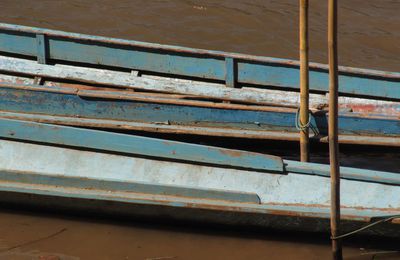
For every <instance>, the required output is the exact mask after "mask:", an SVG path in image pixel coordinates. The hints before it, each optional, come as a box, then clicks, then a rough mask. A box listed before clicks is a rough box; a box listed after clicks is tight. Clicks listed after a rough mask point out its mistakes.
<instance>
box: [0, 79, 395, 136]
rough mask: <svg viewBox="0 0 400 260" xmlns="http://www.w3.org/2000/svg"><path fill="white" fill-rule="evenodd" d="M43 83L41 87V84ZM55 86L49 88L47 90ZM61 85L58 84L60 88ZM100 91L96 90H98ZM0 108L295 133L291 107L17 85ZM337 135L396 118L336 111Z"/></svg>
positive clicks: (381, 126) (319, 124)
mask: <svg viewBox="0 0 400 260" xmlns="http://www.w3.org/2000/svg"><path fill="white" fill-rule="evenodd" d="M41 87H42V88H45V87H44V86H41ZM50 88H51V89H53V90H57V88H55V87H49V89H50ZM60 90H61V89H60ZM99 93H101V91H99ZM0 94H1V96H2V99H1V100H0V110H3V111H10V112H20V113H36V114H47V115H55V116H68V117H84V118H92V119H111V120H116V121H118V120H121V121H132V122H143V123H165V122H168V123H169V124H171V125H181V126H182V125H183V126H199V127H200V126H203V127H204V126H211V127H212V126H215V127H223V128H226V129H227V130H226V131H227V132H229V129H245V130H256V131H265V130H284V131H290V132H297V131H298V130H297V129H296V127H295V118H296V112H295V111H292V112H290V110H289V111H288V112H273V111H268V112H267V111H249V110H231V109H216V108H205V107H191V106H182V105H169V104H168V105H167V104H155V103H144V102H136V101H123V100H107V99H93V98H81V97H79V96H77V95H75V94H61V93H53V92H50V91H49V92H48V91H44V90H40V91H33V90H21V89H14V88H12V86H10V87H1V88H0ZM311 125H312V126H313V128H315V129H316V130H317V131H318V132H319V133H320V134H321V135H326V134H327V129H328V117H327V115H326V114H325V113H318V114H314V115H313V116H312V119H311ZM339 132H340V134H357V135H362V134H364V135H368V134H369V135H378V136H400V122H399V120H398V119H396V118H365V117H357V114H356V113H340V116H339Z"/></svg>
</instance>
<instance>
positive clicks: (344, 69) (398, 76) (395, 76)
mask: <svg viewBox="0 0 400 260" xmlns="http://www.w3.org/2000/svg"><path fill="white" fill-rule="evenodd" d="M0 30H6V31H14V32H15V31H17V32H22V33H34V34H45V35H50V36H55V37H64V38H69V39H75V40H84V41H98V42H103V43H111V44H117V45H124V46H132V47H139V48H146V49H153V50H165V51H170V52H181V53H186V54H192V55H206V56H210V57H219V58H234V59H237V60H245V61H246V60H247V61H253V62H261V63H270V64H279V65H284V66H285V65H286V66H295V67H299V66H300V63H299V61H297V60H292V59H283V58H274V57H267V56H256V55H249V54H240V53H234V52H223V51H214V50H205V49H198V48H189V47H180V46H175V45H164V44H158V43H149V42H142V41H134V40H126V39H119V38H111V37H104V36H94V35H87V34H81V33H73V32H65V31H61V30H52V29H44V28H38V27H30V26H23V25H14V24H7V23H0ZM309 66H310V68H311V69H315V70H328V69H329V67H328V65H326V64H322V63H316V62H310V64H309ZM339 72H341V73H349V74H359V75H363V76H370V77H379V78H388V79H392V80H396V81H397V80H400V72H390V71H382V70H372V69H364V68H354V67H348V66H339Z"/></svg>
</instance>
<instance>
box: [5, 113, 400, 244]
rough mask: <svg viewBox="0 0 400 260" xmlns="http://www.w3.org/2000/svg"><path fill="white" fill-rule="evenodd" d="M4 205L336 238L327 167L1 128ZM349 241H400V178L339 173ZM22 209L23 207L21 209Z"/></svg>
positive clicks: (104, 135) (131, 139) (28, 127)
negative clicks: (356, 232)
mask: <svg viewBox="0 0 400 260" xmlns="http://www.w3.org/2000/svg"><path fill="white" fill-rule="evenodd" d="M0 138H1V141H0V194H1V196H0V201H6V202H12V203H20V204H19V205H24V204H25V203H34V204H45V205H47V206H56V207H63V208H84V209H90V210H94V211H96V212H98V213H100V212H103V211H108V212H113V213H115V212H118V214H121V213H123V214H132V215H135V216H136V215H137V216H141V217H149V216H152V217H154V216H156V217H161V218H170V219H176V220H179V221H182V220H192V221H210V222H214V223H221V224H232V225H233V224H235V225H251V226H259V227H270V228H280V229H288V230H302V231H304V230H307V231H326V230H329V215H330V214H329V203H330V199H329V198H330V192H329V189H330V188H329V187H330V185H329V183H330V178H329V167H328V166H326V165H320V164H313V163H300V162H295V161H289V160H282V158H280V157H276V156H270V155H264V154H258V153H251V152H246V151H238V150H229V149H224V148H216V147H210V146H202V145H196V144H187V143H181V142H176V141H167V140H162V139H155V138H148V137H141V136H134V135H126V134H118V133H112V132H106V131H99V130H91V129H84V128H75V127H68V126H56V125H51V124H42V123H36V122H28V121H19V120H11V119H0ZM341 176H342V193H341V195H342V220H343V229H342V230H343V232H347V231H350V230H353V229H355V228H359V227H360V226H364V225H366V224H367V223H370V222H371V221H372V222H373V221H376V220H381V221H382V222H384V223H381V224H380V225H376V226H375V227H374V228H372V229H368V230H365V231H364V232H365V233H369V234H377V235H383V236H389V237H398V236H399V234H400V200H399V198H400V174H399V173H389V172H379V171H370V170H361V169H355V168H346V167H342V168H341ZM21 203H22V204H21Z"/></svg>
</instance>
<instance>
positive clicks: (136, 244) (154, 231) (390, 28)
mask: <svg viewBox="0 0 400 260" xmlns="http://www.w3.org/2000/svg"><path fill="white" fill-rule="evenodd" d="M326 2H327V1H322V0H310V4H311V7H310V37H311V39H310V45H311V60H312V61H315V62H322V63H327V55H326V54H327V50H326V45H327V43H326V26H327V24H326V19H327V17H326V16H327V15H326V14H327V5H326ZM297 9H298V1H295V0H246V1H245V0H219V1H216V0H209V1H203V0H199V1H190V0H180V1H179V0H169V1H168V0H154V1H145V0H142V1H139V0H96V1H91V0H58V1H53V0H36V1H32V0H0V21H1V22H7V23H15V24H22V25H30V26H38V27H45V28H51V29H60V30H66V31H72V32H80V33H87V34H95V35H103V36H111V37H118V38H125V39H133V40H140V41H149V42H156V43H164V44H173V45H182V46H188V47H196V48H204V49H213V50H222V51H230V52H241V53H247V54H255V55H265V56H273V57H282V58H293V59H297V57H298V51H297V48H298V46H297V45H298V40H297V38H298V36H297V25H298V14H297V13H298V10H297ZM339 10H340V15H339V25H340V28H339V32H340V33H339V41H340V44H339V51H340V59H339V61H340V64H341V65H346V66H354V67H361V68H374V69H380V70H387V71H400V15H399V14H400V1H399V0H379V1H365V0H345V1H340V4H339ZM272 152H273V151H271V153H272ZM380 152H382V151H380ZM358 153H359V152H358ZM325 154H326V153H325ZM375 156H376V154H374V152H368V153H367V155H365V154H361V153H359V155H358V156H357V154H355V151H354V150H352V151H350V152H347V153H346V152H345V153H342V157H343V160H344V164H346V165H353V166H354V165H355V166H357V165H358V166H362V167H364V166H365V167H368V168H381V169H386V170H394V171H400V169H399V163H398V162H399V161H400V156H399V151H398V150H394V151H392V150H390V151H387V153H386V155H385V156H384V157H383V158H382V159H379V160H377V159H373V158H375ZM322 157H323V156H322ZM314 158H315V159H316V160H323V159H319V157H318V156H315V157H314ZM366 158H367V159H366ZM22 210H23V209H12V210H11V209H3V210H1V211H0V259H160V260H162V259H326V258H329V256H330V251H329V250H330V247H329V239H328V238H327V236H322V237H316V238H315V237H312V236H309V235H307V236H305V235H303V234H276V233H270V232H267V231H266V232H262V233H261V234H260V232H248V231H246V232H244V231H243V230H234V231H232V230H229V231H228V230H227V229H226V228H225V229H224V228H222V229H221V228H210V227H209V228H205V227H187V226H184V227H176V226H173V225H165V224H151V223H145V224H144V223H140V224H139V223H136V222H135V221H127V220H119V219H110V218H106V219H99V218H98V216H96V217H94V216H90V217H88V216H86V217H77V216H76V213H70V214H60V213H57V214H53V213H52V214H49V213H41V212H39V211H25V210H23V211H22ZM371 242H372V241H369V240H362V239H361V240H357V241H352V242H350V243H348V244H347V246H346V247H345V256H346V258H347V259H372V256H373V255H374V254H373V251H376V250H378V251H379V250H389V249H387V248H386V246H387V245H388V244H390V243H386V242H385V243H384V245H382V243H378V244H376V243H373V244H371ZM394 247H396V245H394ZM362 248H365V250H364V249H362ZM392 248H393V246H390V249H392ZM399 258H400V255H398V254H397V255H396V254H393V253H392V254H391V253H388V252H384V253H379V254H375V259H399Z"/></svg>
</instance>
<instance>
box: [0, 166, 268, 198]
mask: <svg viewBox="0 0 400 260" xmlns="http://www.w3.org/2000/svg"><path fill="white" fill-rule="evenodd" d="M0 179H1V180H2V181H10V182H19V183H26V184H39V185H49V186H67V187H68V188H78V189H99V190H106V191H107V192H111V191H120V192H121V191H122V192H135V193H145V194H157V195H166V196H181V197H189V198H196V199H217V200H226V201H234V202H244V203H256V204H260V203H261V202H260V198H259V197H258V196H257V194H253V193H243V192H233V191H223V190H215V189H199V188H196V187H182V186H171V185H159V184H154V183H139V182H121V181H117V180H109V179H107V180H100V179H88V178H79V177H65V176H51V175H43V174H35V173H29V172H23V173H21V172H9V171H4V170H2V171H0Z"/></svg>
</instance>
